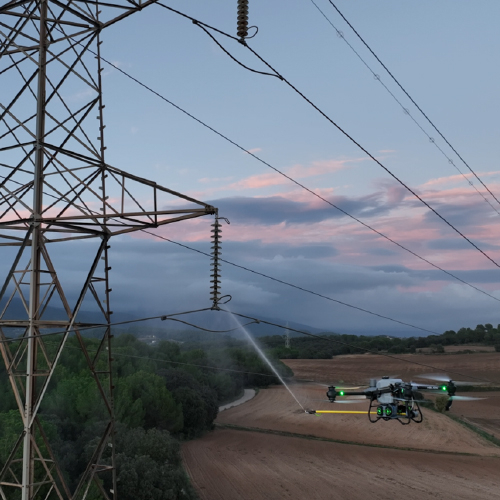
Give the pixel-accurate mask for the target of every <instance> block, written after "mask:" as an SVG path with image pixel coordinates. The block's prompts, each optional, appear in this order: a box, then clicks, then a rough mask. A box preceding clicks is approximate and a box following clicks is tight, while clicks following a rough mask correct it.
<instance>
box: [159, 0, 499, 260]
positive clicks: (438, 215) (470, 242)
mask: <svg viewBox="0 0 500 500" xmlns="http://www.w3.org/2000/svg"><path fill="white" fill-rule="evenodd" d="M157 5H160V6H161V7H164V8H165V9H167V10H169V11H172V12H174V13H177V14H180V15H182V16H183V17H185V18H188V19H190V20H191V21H192V22H193V23H194V24H195V25H196V26H198V27H199V28H201V29H203V31H204V32H205V33H207V34H208V35H209V36H210V38H211V39H213V40H215V38H214V37H213V36H212V35H211V34H210V33H209V32H208V31H207V30H208V29H210V30H213V31H216V32H217V33H220V34H222V35H224V36H226V37H228V38H230V39H232V40H234V41H236V42H238V43H240V44H242V45H243V46H245V47H246V48H247V49H248V50H249V51H250V52H251V53H252V54H253V55H254V56H255V57H256V58H257V59H259V61H261V62H262V63H263V64H264V65H265V66H267V67H268V68H269V69H270V70H271V71H272V72H273V73H274V74H275V75H276V76H277V77H278V78H279V79H280V80H281V81H283V82H284V83H286V84H287V85H288V86H289V87H290V88H291V89H292V90H293V91H294V92H295V93H297V94H298V95H299V96H300V97H302V99H303V100H304V101H306V102H307V103H308V104H309V105H310V106H311V107H312V108H314V109H315V110H316V111H317V112H318V113H319V114H320V115H321V116H323V117H324V118H325V119H326V120H327V121H328V122H329V123H330V124H331V125H333V126H334V127H335V128H336V129H337V130H339V131H340V132H341V133H342V134H343V135H344V136H345V137H347V138H348V139H349V140H350V141H351V142H352V143H353V144H354V145H355V146H357V147H358V148H359V149H360V150H361V151H363V153H365V154H366V155H367V156H368V157H369V158H371V159H372V160H373V161H374V162H375V163H376V164H377V165H379V166H380V167H381V168H382V169H383V170H384V171H385V172H387V173H388V174H389V175H390V176H391V177H392V178H393V179H394V180H396V181H397V182H398V183H399V184H400V185H401V186H403V187H404V188H405V189H406V190H407V191H408V192H409V193H411V194H412V195H413V196H414V197H415V198H416V199H417V200H419V201H420V202H421V203H422V204H423V205H424V206H426V207H427V208H428V209H429V210H430V211H431V212H433V213H434V214H435V215H436V216H437V217H438V218H439V219H441V220H442V221H443V222H444V223H445V224H446V225H447V226H449V227H450V228H451V229H453V231H455V232H456V233H457V234H458V235H459V236H461V237H462V238H463V239H464V240H466V241H467V242H468V243H469V244H470V245H471V246H472V247H474V248H475V249H476V250H477V251H478V252H480V253H481V254H482V255H483V256H484V257H486V258H487V259H488V260H489V261H490V262H491V263H492V264H494V265H495V266H496V267H498V268H499V269H500V264H498V263H497V262H496V261H495V260H494V259H493V258H492V257H490V256H489V255H488V254H487V253H486V252H484V250H482V249H481V248H479V247H478V246H477V245H476V244H475V243H474V242H473V241H472V240H471V239H470V238H468V237H467V236H466V235H465V234H463V233H462V232H461V231H460V230H459V229H457V228H456V227H455V226H454V225H453V224H452V223H451V222H449V221H448V220H447V219H446V218H445V217H444V216H442V215H441V214H440V213H439V212H438V211H437V210H436V209H434V208H433V207H432V206H431V205H429V203H427V202H426V201H425V200H424V199H423V198H422V197H421V196H420V195H418V194H417V193H416V192H415V191H414V190H413V189H412V188H410V187H409V186H408V185H407V184H405V183H404V182H403V181H402V180H401V179H399V177H397V176H396V175H395V174H394V173H393V172H392V171H391V170H390V169H389V168H388V167H386V166H385V165H384V164H383V163H382V162H381V161H379V160H377V158H375V156H373V155H372V154H371V153H370V152H369V151H368V150H367V149H366V148H364V147H363V146H362V145H361V144H360V143H359V142H358V141H356V140H355V139H354V137H352V136H351V135H350V134H349V133H347V132H346V131H345V130H344V129H343V128H342V127H341V126H340V125H338V124H337V123H336V122H335V121H334V120H333V119H332V118H330V116H328V115H327V114H326V113H325V112H324V111H323V110H322V109H321V108H319V107H318V106H317V105H316V104H314V103H313V102H312V101H311V100H310V99H309V98H308V97H307V96H306V95H305V94H304V93H303V92H301V91H300V90H299V89H298V88H297V87H295V86H294V85H293V84H292V83H291V82H290V81H289V80H287V79H286V78H285V77H284V76H283V75H282V74H281V73H279V71H277V70H276V69H275V68H274V67H273V66H272V65H271V64H270V63H268V62H267V61H266V60H265V59H264V58H263V57H262V56H261V55H259V54H258V53H257V52H256V51H255V50H253V49H252V48H251V47H250V46H249V45H248V44H247V43H246V42H245V41H241V40H239V39H238V38H236V37H234V36H232V35H230V34H228V33H225V32H223V31H221V30H219V29H217V28H214V27H213V26H210V25H208V24H206V23H203V22H201V21H199V20H198V19H195V18H193V17H191V16H188V15H187V14H183V13H180V12H179V11H177V10H175V9H172V8H171V7H167V6H166V5H164V4H162V3H161V2H158V3H157Z"/></svg>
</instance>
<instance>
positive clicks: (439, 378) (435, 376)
mask: <svg viewBox="0 0 500 500" xmlns="http://www.w3.org/2000/svg"><path fill="white" fill-rule="evenodd" d="M418 377H420V378H426V379H429V380H435V381H436V382H449V381H450V380H453V379H452V378H451V377H448V375H445V374H441V373H427V374H425V375H418ZM453 383H454V384H455V385H457V386H458V385H462V386H463V385H481V383H480V382H462V381H457V380H453Z"/></svg>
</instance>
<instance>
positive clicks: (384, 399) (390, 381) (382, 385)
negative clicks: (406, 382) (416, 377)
mask: <svg viewBox="0 0 500 500" xmlns="http://www.w3.org/2000/svg"><path fill="white" fill-rule="evenodd" d="M398 383H399V384H402V383H403V381H402V380H401V379H400V378H381V379H380V380H377V384H376V387H377V389H378V390H382V389H387V388H388V387H390V386H391V385H392V386H394V385H396V384H398ZM377 399H378V402H379V403H380V404H385V405H387V404H393V403H394V398H393V396H392V393H390V392H386V393H384V394H380V395H379V396H378V398H377Z"/></svg>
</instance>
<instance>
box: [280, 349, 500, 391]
mask: <svg viewBox="0 0 500 500" xmlns="http://www.w3.org/2000/svg"><path fill="white" fill-rule="evenodd" d="M395 358H399V359H395ZM283 361H284V362H285V363H286V364H287V365H288V366H289V367H290V368H291V369H292V370H293V372H294V374H295V378H297V379H308V380H314V381H316V382H324V383H327V384H337V383H342V382H346V383H349V384H351V383H356V384H367V383H368V381H369V379H370V378H373V377H375V378H377V377H381V376H383V375H397V376H398V377H400V378H402V379H403V380H411V379H413V378H415V379H416V378H417V376H418V375H419V374H425V373H445V374H447V375H449V376H450V377H451V378H452V379H454V380H464V381H468V380H471V381H474V379H473V378H471V379H468V378H466V377H467V376H472V377H477V378H481V379H486V380H491V381H493V382H495V385H498V386H500V352H491V353H490V352H488V353H476V354H454V355H445V356H443V355H437V354H436V355H425V354H397V355H394V358H391V357H387V356H379V355H374V354H352V355H348V356H336V357H335V358H333V359H286V360H283ZM416 363H419V364H416Z"/></svg>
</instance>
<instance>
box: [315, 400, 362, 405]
mask: <svg viewBox="0 0 500 500" xmlns="http://www.w3.org/2000/svg"><path fill="white" fill-rule="evenodd" d="M313 401H324V402H325V403H342V404H356V403H364V402H365V401H366V399H341V400H338V399H336V400H335V401H330V400H329V399H314V400H313Z"/></svg>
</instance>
